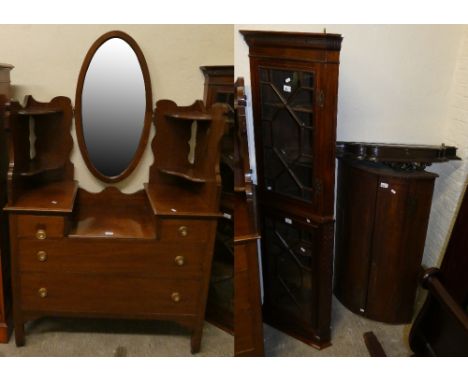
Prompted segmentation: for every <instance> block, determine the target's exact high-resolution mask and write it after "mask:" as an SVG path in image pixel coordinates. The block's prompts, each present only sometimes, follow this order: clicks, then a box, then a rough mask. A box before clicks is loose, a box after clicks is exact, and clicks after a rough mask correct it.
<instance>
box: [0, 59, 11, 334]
mask: <svg viewBox="0 0 468 382" xmlns="http://www.w3.org/2000/svg"><path fill="white" fill-rule="evenodd" d="M12 69H13V66H12V65H9V64H1V63H0V343H6V342H8V337H9V332H10V329H11V325H9V321H10V320H9V318H10V308H11V298H10V296H11V290H10V265H9V262H10V248H9V239H8V217H7V215H6V213H5V212H3V207H4V206H5V204H6V200H7V192H6V189H7V184H6V178H7V172H8V151H7V145H6V136H5V130H4V127H3V119H4V111H5V104H6V103H7V102H9V100H10V98H11V96H12V94H11V87H10V71H11V70H12Z"/></svg>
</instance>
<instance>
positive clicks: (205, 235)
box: [5, 32, 227, 353]
mask: <svg viewBox="0 0 468 382" xmlns="http://www.w3.org/2000/svg"><path fill="white" fill-rule="evenodd" d="M114 45H115V46H117V48H115V46H114ZM119 49H120V51H119ZM118 51H119V52H120V53H117V52H118ZM106 54H108V55H110V56H108V57H107V58H109V57H111V58H113V57H114V55H116V54H125V55H128V57H127V58H128V59H126V60H119V59H118V58H117V59H113V62H115V63H120V62H133V64H134V69H132V70H133V73H126V70H127V69H125V68H124V67H122V66H119V65H116V67H114V68H113V71H111V70H107V71H106V72H105V73H104V72H101V74H100V75H98V74H99V64H100V63H102V62H105V58H106V57H105V55H106ZM114 58H115V57H114ZM132 60H133V61H132ZM135 68H137V69H139V70H136V72H135ZM129 70H130V69H129ZM109 72H110V73H109ZM127 74H128V75H127ZM104 76H107V77H105V79H104ZM109 76H110V77H109ZM112 76H114V80H115V81H114V82H112V81H107V82H102V83H99V80H100V79H101V78H102V81H104V80H109V79H111V80H112ZM129 78H130V79H132V81H137V83H136V84H133V83H130V82H128V83H125V81H127V80H128V79H129ZM96 81H97V84H96ZM129 81H130V80H129ZM93 82H94V83H93ZM120 82H124V83H123V84H122V83H120ZM103 83H106V84H109V83H112V84H115V86H116V87H112V86H110V85H109V86H110V87H109V88H108V89H104V90H107V93H106V97H109V99H106V100H102V99H98V98H97V97H98V96H97V95H96V93H93V89H96V87H98V88H102V84H103ZM93 86H95V87H93ZM119 86H123V88H119ZM121 89H125V93H123V92H122V91H119V90H121ZM118 97H121V98H120V99H121V100H123V101H122V103H121V104H117V103H118V102H119V98H118ZM135 100H140V101H141V102H140V105H139V106H137V107H135V106H134V110H130V109H129V108H130V107H131V106H132V105H134V104H136V103H137V102H136V101H135ZM104 101H108V102H104ZM151 102H152V98H151V84H150V79H149V74H148V68H147V66H146V62H145V60H144V56H143V54H142V52H141V50H140V48H139V47H138V45H137V44H136V42H135V41H134V40H133V39H132V38H131V37H130V36H128V35H126V34H125V33H123V32H109V33H107V34H105V35H103V36H102V37H100V38H99V39H98V40H97V41H96V42H95V43H94V45H93V46H92V47H91V49H90V51H89V52H88V54H87V56H86V58H85V61H84V63H83V66H82V69H81V73H80V76H79V80H78V87H77V96H76V109H75V119H76V128H77V137H78V142H79V145H80V149H81V152H82V154H83V157H84V159H85V162H86V163H87V165H88V167H89V169H90V171H91V172H92V173H93V174H94V175H95V176H96V177H98V178H99V179H101V180H103V181H104V182H107V183H113V182H117V181H120V180H122V179H124V178H125V177H126V176H127V175H128V174H130V173H131V171H132V170H133V169H134V168H135V167H136V166H137V164H138V162H139V160H140V157H141V155H142V152H143V150H144V147H145V145H146V143H147V140H148V135H149V129H150V127H151V122H152V121H153V122H154V125H155V126H156V136H155V138H154V140H153V142H152V144H151V149H152V152H153V155H154V162H153V164H152V166H151V167H150V170H149V172H150V173H149V181H148V183H146V184H145V185H144V189H141V190H139V191H137V192H135V193H133V194H125V193H122V192H121V191H120V190H119V189H117V188H116V187H106V188H105V189H104V190H102V191H101V192H99V193H90V192H88V191H86V190H84V189H82V188H80V187H79V184H78V182H77V181H75V180H74V167H73V164H72V163H71V162H70V159H69V157H70V152H71V150H72V147H73V141H72V137H71V134H70V129H71V123H72V118H73V110H72V105H71V101H70V99H68V98H66V97H56V98H54V99H53V100H52V101H51V102H49V103H41V102H37V101H35V100H34V99H33V98H32V97H29V98H28V99H27V102H26V105H25V106H21V105H20V104H18V103H16V102H11V103H9V104H7V105H6V109H7V111H6V115H5V129H6V132H7V135H8V139H9V143H10V144H9V147H10V150H9V160H10V162H9V172H8V204H7V207H6V208H5V210H6V211H8V213H9V220H10V241H11V258H12V278H13V296H14V310H13V313H14V324H15V339H16V344H17V345H18V346H21V345H23V344H24V342H25V331H24V324H25V322H26V321H28V320H34V319H37V318H39V317H43V316H76V317H108V318H136V319H155V320H172V321H176V322H178V323H180V324H181V325H183V326H185V327H187V328H188V329H190V330H191V333H192V337H191V351H192V353H196V352H198V351H199V349H200V342H201V336H202V328H203V321H204V314H205V304H206V299H207V292H208V283H209V278H210V269H211V260H212V253H213V246H214V238H215V233H216V226H217V219H218V218H219V216H220V213H219V197H220V177H219V169H218V162H219V142H220V139H221V136H222V135H223V133H224V131H225V128H226V126H225V124H226V118H225V113H226V111H227V110H226V106H225V105H221V104H216V105H213V106H212V107H211V108H210V110H207V109H206V108H205V107H204V105H203V103H202V102H201V101H197V102H195V103H194V104H193V105H192V106H188V107H179V106H177V105H176V104H175V103H174V102H172V101H168V100H161V101H158V102H157V103H156V109H155V111H154V114H153V113H152V107H151ZM95 105H96V107H95V108H93V106H95ZM126 108H127V110H126V111H125V112H124V114H122V115H118V117H116V116H111V113H112V112H116V113H117V114H118V111H119V109H124V110H125V109H126ZM135 108H136V110H135ZM92 113H98V115H99V117H96V115H97V114H96V115H95V116H94V117H93V114H92ZM129 115H130V116H132V117H133V116H137V117H138V119H137V121H132V120H130V119H129V118H126V117H127V116H129ZM93 118H94V119H93ZM113 118H114V119H113ZM103 121H104V122H103ZM120 122H122V124H119V123H120ZM125 124H127V125H128V126H127V125H125ZM31 129H33V130H34V134H33V136H35V141H33V140H31V136H30V130H31ZM106 129H107V130H106ZM130 130H131V131H134V133H133V134H136V136H137V137H136V139H133V138H134V137H133V138H132V137H130V136H129V135H128V134H130V133H129V131H130ZM135 132H136V133H135ZM192 134H194V135H195V137H193V136H192ZM103 138H104V139H103ZM193 138H196V139H193ZM100 139H101V140H100ZM132 139H133V141H132ZM189 141H190V142H193V141H195V142H196V144H189ZM30 142H31V143H30ZM132 144H133V147H130V148H128V147H125V145H132ZM112 150H114V151H112ZM122 150H123V151H122ZM125 150H127V151H125ZM128 153H129V154H128ZM123 156H127V159H126V163H123V164H122V163H120V162H119V161H118V160H117V159H116V158H119V159H121V157H123ZM112 159H116V161H117V162H119V163H117V164H115V163H113V162H112Z"/></svg>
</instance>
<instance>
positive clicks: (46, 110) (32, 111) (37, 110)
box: [18, 106, 63, 117]
mask: <svg viewBox="0 0 468 382" xmlns="http://www.w3.org/2000/svg"><path fill="white" fill-rule="evenodd" d="M60 113H63V111H62V109H60V108H58V107H51V106H33V107H28V108H26V109H22V110H18V115H25V116H31V117H33V116H40V115H50V114H60Z"/></svg>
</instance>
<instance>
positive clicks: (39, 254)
mask: <svg viewBox="0 0 468 382" xmlns="http://www.w3.org/2000/svg"><path fill="white" fill-rule="evenodd" d="M37 259H38V260H39V261H46V260H47V253H46V251H38V252H37Z"/></svg>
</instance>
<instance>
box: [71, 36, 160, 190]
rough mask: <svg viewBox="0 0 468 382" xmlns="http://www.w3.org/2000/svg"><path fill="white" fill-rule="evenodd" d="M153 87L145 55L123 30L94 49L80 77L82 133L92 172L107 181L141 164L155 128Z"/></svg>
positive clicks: (79, 123)
mask: <svg viewBox="0 0 468 382" xmlns="http://www.w3.org/2000/svg"><path fill="white" fill-rule="evenodd" d="M151 103H152V99H151V84H150V80H149V74H148V68H147V65H146V61H145V59H144V56H143V53H142V52H141V50H140V48H139V47H138V45H137V44H136V42H135V41H134V40H133V39H132V38H131V37H130V36H128V35H127V34H125V33H123V32H117V31H116V32H109V33H106V34H105V35H104V36H102V37H101V38H99V39H98V40H97V41H96V42H95V43H94V44H93V46H92V47H91V49H90V50H89V52H88V54H87V56H86V58H85V61H84V63H83V66H82V68H81V72H80V76H79V79H78V86H77V95H76V130H77V137H78V143H79V145H80V149H81V152H82V154H83V158H84V160H85V162H86V164H87V165H88V168H89V169H90V171H91V172H92V173H93V174H94V175H95V176H97V177H98V178H100V179H101V180H104V181H107V182H116V181H119V180H121V179H123V178H124V177H125V176H127V175H128V174H129V173H130V172H131V171H132V170H133V169H134V168H135V167H136V165H137V163H138V161H139V160H140V158H141V154H142V153H143V150H144V147H145V145H146V143H147V140H148V134H149V128H150V125H151Z"/></svg>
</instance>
